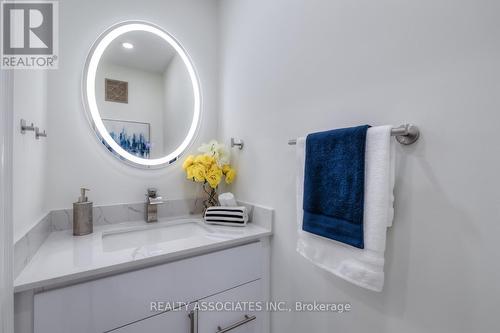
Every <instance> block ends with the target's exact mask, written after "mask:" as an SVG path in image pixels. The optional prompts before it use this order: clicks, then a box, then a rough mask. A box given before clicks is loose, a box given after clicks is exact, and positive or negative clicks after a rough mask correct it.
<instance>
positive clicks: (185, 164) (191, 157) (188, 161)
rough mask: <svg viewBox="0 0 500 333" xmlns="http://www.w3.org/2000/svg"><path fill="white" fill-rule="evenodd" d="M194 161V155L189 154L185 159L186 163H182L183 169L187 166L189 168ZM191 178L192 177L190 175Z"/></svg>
mask: <svg viewBox="0 0 500 333" xmlns="http://www.w3.org/2000/svg"><path fill="white" fill-rule="evenodd" d="M193 163H194V156H193V155H189V156H188V157H187V158H186V159H185V160H184V163H182V170H184V171H186V170H187V168H189V167H190V166H191V165H193ZM188 178H191V177H188Z"/></svg>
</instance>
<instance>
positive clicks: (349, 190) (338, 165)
mask: <svg viewBox="0 0 500 333" xmlns="http://www.w3.org/2000/svg"><path fill="white" fill-rule="evenodd" d="M369 127H370V126H368V125H364V126H358V127H352V128H342V129H336V130H332V131H326V132H320V133H313V134H309V135H308V136H307V139H306V162H305V170H304V205H303V208H304V219H303V223H302V229H303V230H304V231H307V232H310V233H313V234H316V235H319V236H322V237H327V238H330V239H334V240H336V241H339V242H342V243H345V244H349V245H352V246H355V247H357V248H360V249H363V248H364V238H363V205H364V186H365V146H366V131H367V130H368V128H369Z"/></svg>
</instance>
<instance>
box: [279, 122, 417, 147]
mask: <svg viewBox="0 0 500 333" xmlns="http://www.w3.org/2000/svg"><path fill="white" fill-rule="evenodd" d="M391 135H392V136H395V137H396V140H397V141H398V142H399V143H400V144H402V145H411V144H412V143H414V142H415V141H417V140H418V138H419V136H420V130H419V129H418V127H417V126H415V125H412V124H403V125H401V126H399V127H395V128H393V129H392V130H391ZM288 144H289V145H295V144H297V140H295V139H292V140H288Z"/></svg>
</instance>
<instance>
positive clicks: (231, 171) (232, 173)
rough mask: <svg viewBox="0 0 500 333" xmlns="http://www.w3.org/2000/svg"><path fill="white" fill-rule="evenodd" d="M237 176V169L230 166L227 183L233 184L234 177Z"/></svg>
mask: <svg viewBox="0 0 500 333" xmlns="http://www.w3.org/2000/svg"><path fill="white" fill-rule="evenodd" d="M235 177H236V170H234V169H233V168H229V170H228V171H227V172H226V184H231V183H232V182H233V181H234V178H235Z"/></svg>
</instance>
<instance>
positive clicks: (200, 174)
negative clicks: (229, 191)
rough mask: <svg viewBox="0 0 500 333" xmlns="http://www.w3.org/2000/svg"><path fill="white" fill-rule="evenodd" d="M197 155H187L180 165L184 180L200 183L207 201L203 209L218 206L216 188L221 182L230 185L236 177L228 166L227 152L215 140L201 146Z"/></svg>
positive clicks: (234, 172)
mask: <svg viewBox="0 0 500 333" xmlns="http://www.w3.org/2000/svg"><path fill="white" fill-rule="evenodd" d="M198 151H199V152H200V153H201V154H199V155H189V156H188V157H187V158H186V159H185V160H184V163H183V164H182V169H183V170H184V171H185V172H186V178H187V179H189V180H192V181H193V182H197V183H202V186H203V190H204V191H205V192H206V193H207V195H208V199H207V200H205V201H204V206H205V208H207V207H210V206H216V205H218V200H217V188H218V187H219V184H220V183H221V181H222V180H224V181H225V182H226V184H231V183H232V182H233V181H234V178H235V177H236V171H235V170H234V169H233V168H232V167H231V165H230V164H229V152H228V150H227V149H226V147H225V146H224V145H223V144H220V143H218V142H217V141H215V140H212V141H210V142H209V143H205V144H203V145H202V146H201V147H200V148H198Z"/></svg>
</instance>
